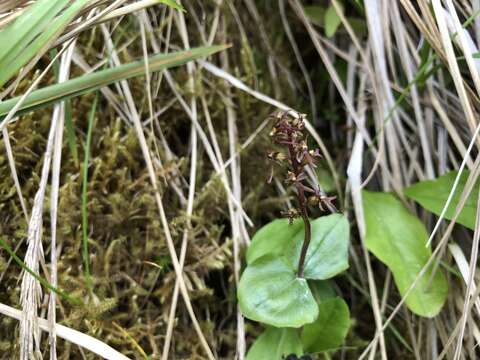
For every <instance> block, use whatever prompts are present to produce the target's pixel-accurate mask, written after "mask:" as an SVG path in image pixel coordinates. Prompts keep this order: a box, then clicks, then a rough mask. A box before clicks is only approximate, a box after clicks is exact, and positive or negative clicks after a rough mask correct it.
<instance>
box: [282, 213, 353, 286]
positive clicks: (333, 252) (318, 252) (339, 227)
mask: <svg viewBox="0 0 480 360" xmlns="http://www.w3.org/2000/svg"><path fill="white" fill-rule="evenodd" d="M311 226H312V239H311V241H310V245H309V247H308V250H307V255H306V257H305V269H304V275H305V278H307V279H316V280H326V279H330V278H332V277H334V276H335V275H337V274H339V273H341V272H342V271H344V270H346V269H348V240H349V236H350V226H349V224H348V220H347V219H346V217H345V216H343V215H341V214H332V215H328V216H322V217H321V218H318V219H316V220H314V221H312V222H311ZM302 244H303V231H302V235H301V239H299V238H296V239H295V241H293V242H292V243H291V246H290V248H289V249H288V251H287V256H286V257H287V259H288V260H289V261H290V266H291V267H292V268H295V269H296V268H297V267H298V262H299V259H300V253H301V249H302Z"/></svg>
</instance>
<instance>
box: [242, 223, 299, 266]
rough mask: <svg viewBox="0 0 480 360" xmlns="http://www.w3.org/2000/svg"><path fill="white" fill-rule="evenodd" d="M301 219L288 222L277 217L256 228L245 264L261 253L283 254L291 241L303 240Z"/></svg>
mask: <svg viewBox="0 0 480 360" xmlns="http://www.w3.org/2000/svg"><path fill="white" fill-rule="evenodd" d="M303 229H304V226H303V220H301V219H297V220H295V221H294V222H293V224H291V225H290V224H289V223H288V220H287V219H277V220H274V221H272V222H271V223H269V224H267V225H265V226H263V227H262V228H261V229H260V230H258V231H257V232H256V233H255V235H254V237H253V239H252V242H251V243H250V246H249V247H248V249H247V255H246V257H247V264H250V263H252V262H254V261H255V260H256V259H258V258H260V257H262V256H263V255H267V254H272V255H279V256H281V255H284V253H285V249H286V247H287V246H288V244H289V243H291V242H293V241H298V240H300V241H302V240H303Z"/></svg>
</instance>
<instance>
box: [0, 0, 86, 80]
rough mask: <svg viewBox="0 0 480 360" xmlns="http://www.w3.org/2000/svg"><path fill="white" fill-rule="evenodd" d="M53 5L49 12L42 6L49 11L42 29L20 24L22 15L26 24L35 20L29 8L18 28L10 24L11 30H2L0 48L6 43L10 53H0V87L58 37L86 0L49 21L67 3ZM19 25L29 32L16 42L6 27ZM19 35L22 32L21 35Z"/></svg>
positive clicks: (73, 5)
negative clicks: (9, 46)
mask: <svg viewBox="0 0 480 360" xmlns="http://www.w3.org/2000/svg"><path fill="white" fill-rule="evenodd" d="M49 2H51V0H47V1H42V3H49ZM55 3H56V4H57V6H56V7H54V8H53V9H51V6H46V5H48V4H45V5H44V7H45V8H46V9H47V10H48V11H49V12H48V14H44V17H46V18H47V19H48V20H49V21H48V22H46V21H45V20H42V21H41V25H42V26H38V27H37V28H34V29H31V26H30V24H23V22H24V19H22V18H23V17H24V16H26V17H27V21H28V19H29V18H30V17H34V18H35V19H36V18H37V17H38V16H39V15H38V14H35V13H31V11H30V10H35V9H33V7H32V9H29V10H28V11H27V12H26V13H25V14H23V15H22V16H21V17H20V18H19V19H20V20H21V21H20V25H19V24H17V22H14V23H13V24H12V26H11V27H8V28H7V29H5V30H4V32H6V33H5V34H3V32H2V33H0V44H2V46H3V44H7V43H9V42H10V43H13V45H14V48H13V50H12V51H10V52H6V53H3V52H2V54H0V56H1V60H0V68H1V69H2V71H1V72H0V86H2V85H3V84H5V83H6V82H7V81H8V80H10V79H11V78H12V77H13V76H14V75H15V74H16V73H17V72H18V70H20V69H21V68H22V66H24V65H25V64H27V63H28V62H29V61H30V60H31V59H33V58H34V57H37V58H38V57H39V56H40V55H41V54H43V53H44V52H45V51H47V49H48V45H49V44H51V43H52V42H53V41H54V40H55V39H56V38H58V36H60V34H61V33H62V32H63V30H64V29H65V27H66V26H67V25H68V24H69V23H70V21H71V20H72V19H73V18H74V17H75V16H76V15H77V14H78V13H79V12H80V11H81V10H82V9H83V8H84V7H85V5H87V3H88V0H77V1H75V2H74V3H72V4H71V5H69V6H68V7H66V8H65V9H64V11H63V12H62V13H61V15H59V16H58V17H56V18H55V19H53V20H52V13H53V15H56V14H57V13H58V12H60V11H61V10H62V9H63V7H64V5H65V3H68V1H65V0H62V1H56V2H55ZM40 10H42V11H41V14H43V10H44V8H41V9H40ZM37 11H38V10H37ZM50 20H51V21H50ZM34 24H36V22H34ZM21 25H23V26H25V27H27V28H28V29H29V30H30V31H29V32H28V33H27V34H26V35H25V36H24V37H23V38H22V37H20V39H19V40H17V34H15V33H12V34H10V32H11V31H12V30H11V29H10V28H13V29H14V30H17V27H18V26H21ZM22 33H23V31H22V32H21V34H22Z"/></svg>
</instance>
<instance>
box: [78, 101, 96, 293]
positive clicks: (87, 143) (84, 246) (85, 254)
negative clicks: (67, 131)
mask: <svg viewBox="0 0 480 360" xmlns="http://www.w3.org/2000/svg"><path fill="white" fill-rule="evenodd" d="M97 102H98V93H97V96H95V100H93V104H92V109H91V111H90V115H89V116H88V130H87V139H86V141H85V155H84V160H83V180H82V255H83V266H84V268H83V272H84V275H85V281H86V283H87V287H88V290H89V292H90V294H93V285H92V277H91V276H90V261H89V254H88V207H87V205H88V196H87V190H88V161H89V154H90V143H91V141H92V130H93V121H94V120H95V112H96V110H97Z"/></svg>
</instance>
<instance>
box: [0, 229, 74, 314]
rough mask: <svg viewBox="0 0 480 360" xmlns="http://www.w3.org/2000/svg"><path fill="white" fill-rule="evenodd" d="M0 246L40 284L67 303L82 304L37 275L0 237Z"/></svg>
mask: <svg viewBox="0 0 480 360" xmlns="http://www.w3.org/2000/svg"><path fill="white" fill-rule="evenodd" d="M0 247H2V248H3V249H5V251H6V252H7V253H8V254H9V255H10V256H11V257H12V258H13V260H14V261H15V262H16V263H17V264H18V265H19V266H20V267H21V268H22V269H23V270H25V271H26V272H28V273H29V274H30V275H32V276H33V277H34V278H35V279H36V280H38V282H39V283H40V284H42V285H43V286H44V287H45V288H47V289H48V290H51V291H53V292H54V293H55V294H57V295H58V296H60V297H61V298H63V299H64V300H67V301H68V302H69V303H71V304H73V305H83V302H82V300H80V299H79V298H77V297H73V296H71V295H69V294H68V293H66V292H65V291H63V290H61V289H59V288H58V287H55V286H53V285H52V284H50V283H49V282H48V281H47V280H46V279H44V278H43V277H41V276H40V275H38V274H37V273H36V272H35V271H33V270H32V269H30V268H29V267H28V266H27V265H26V264H25V263H24V262H23V261H22V259H20V258H19V257H18V256H17V254H15V251H13V249H12V248H11V247H10V246H8V244H7V243H6V242H5V240H3V238H1V237H0Z"/></svg>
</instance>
